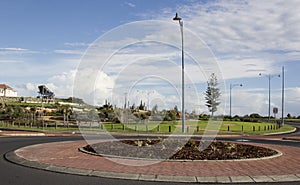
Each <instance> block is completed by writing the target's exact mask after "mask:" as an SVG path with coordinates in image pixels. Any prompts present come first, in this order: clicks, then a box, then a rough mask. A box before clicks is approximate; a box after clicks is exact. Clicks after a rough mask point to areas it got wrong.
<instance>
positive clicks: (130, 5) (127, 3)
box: [124, 2, 135, 8]
mask: <svg viewBox="0 0 300 185" xmlns="http://www.w3.org/2000/svg"><path fill="white" fill-rule="evenodd" d="M124 4H125V5H127V6H129V7H131V8H134V7H135V4H133V3H130V2H125V3H124Z"/></svg>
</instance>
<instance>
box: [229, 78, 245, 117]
mask: <svg viewBox="0 0 300 185" xmlns="http://www.w3.org/2000/svg"><path fill="white" fill-rule="evenodd" d="M236 86H240V87H242V86H243V84H230V91H229V92H230V93H229V116H230V119H231V90H232V88H234V87H236Z"/></svg>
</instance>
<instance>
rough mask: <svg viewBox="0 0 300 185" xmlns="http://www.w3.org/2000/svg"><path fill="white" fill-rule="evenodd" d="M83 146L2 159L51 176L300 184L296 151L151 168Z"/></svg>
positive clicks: (49, 146)
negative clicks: (90, 151) (92, 152)
mask: <svg viewBox="0 0 300 185" xmlns="http://www.w3.org/2000/svg"><path fill="white" fill-rule="evenodd" d="M225 139H226V138H225ZM235 139H238V138H235ZM251 139H252V138H251ZM249 140H250V138H249ZM86 145H87V143H86V141H84V140H79V141H64V142H53V143H45V144H37V145H30V146H26V147H23V148H19V149H17V150H15V151H12V152H9V153H7V154H6V155H5V157H6V159H7V160H9V161H11V162H14V163H17V164H20V165H23V166H28V167H31V168H38V169H43V170H47V171H52V172H59V173H67V174H76V175H83V176H94V177H106V178H117V179H129V180H139V181H155V182H158V181H160V182H176V183H177V182H194V183H248V182H287V181H293V182H297V181H300V175H299V174H300V164H299V160H300V156H299V155H298V154H299V152H300V148H299V147H288V146H282V145H273V144H261V143H251V145H255V146H260V147H266V148H270V149H273V150H276V151H280V152H281V153H282V155H281V156H277V157H273V158H268V159H258V160H237V161H180V162H171V161H162V162H159V163H155V164H153V163H151V161H150V163H149V161H147V160H134V159H122V158H113V160H112V159H109V158H106V157H99V156H95V155H89V154H86V153H82V152H80V151H78V148H80V147H83V146H86ZM124 164H131V165H124Z"/></svg>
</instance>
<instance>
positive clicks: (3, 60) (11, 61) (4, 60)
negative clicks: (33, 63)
mask: <svg viewBox="0 0 300 185" xmlns="http://www.w3.org/2000/svg"><path fill="white" fill-rule="evenodd" d="M21 62H23V61H21V60H10V59H8V60H6V59H0V63H21Z"/></svg>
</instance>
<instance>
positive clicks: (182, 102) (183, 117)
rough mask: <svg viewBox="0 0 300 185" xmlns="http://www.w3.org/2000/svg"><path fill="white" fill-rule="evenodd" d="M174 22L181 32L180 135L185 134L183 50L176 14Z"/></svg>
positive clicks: (180, 22) (181, 24)
mask: <svg viewBox="0 0 300 185" xmlns="http://www.w3.org/2000/svg"><path fill="white" fill-rule="evenodd" d="M173 20H174V21H178V22H179V25H180V31H181V69H182V70H181V81H182V82H181V88H182V90H181V91H182V92H181V93H182V95H181V98H182V100H181V111H182V113H181V122H182V133H184V132H185V123H184V122H185V110H184V49H183V20H182V18H181V17H179V16H178V13H176V15H175V17H174V18H173Z"/></svg>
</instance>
